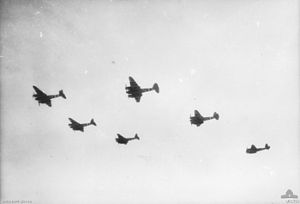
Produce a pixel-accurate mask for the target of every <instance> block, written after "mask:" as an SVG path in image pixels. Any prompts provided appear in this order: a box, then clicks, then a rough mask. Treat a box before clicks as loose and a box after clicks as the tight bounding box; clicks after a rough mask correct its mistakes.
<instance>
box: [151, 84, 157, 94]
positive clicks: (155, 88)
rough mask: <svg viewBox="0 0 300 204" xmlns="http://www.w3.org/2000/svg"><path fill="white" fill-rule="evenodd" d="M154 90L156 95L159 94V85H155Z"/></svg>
mask: <svg viewBox="0 0 300 204" xmlns="http://www.w3.org/2000/svg"><path fill="white" fill-rule="evenodd" d="M152 89H154V90H155V92H156V93H159V87H158V84H157V83H155V84H153V87H152Z"/></svg>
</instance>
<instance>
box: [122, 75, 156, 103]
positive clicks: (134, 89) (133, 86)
mask: <svg viewBox="0 0 300 204" xmlns="http://www.w3.org/2000/svg"><path fill="white" fill-rule="evenodd" d="M129 83H130V86H125V89H126V93H127V94H128V97H129V98H134V99H135V100H136V102H140V100H141V97H142V95H143V93H144V92H148V91H152V90H154V91H155V92H156V93H159V87H158V84H157V83H155V84H153V86H152V88H141V87H140V86H139V85H138V84H137V83H136V81H135V80H134V79H133V78H132V77H129Z"/></svg>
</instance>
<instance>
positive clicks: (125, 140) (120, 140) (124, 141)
mask: <svg viewBox="0 0 300 204" xmlns="http://www.w3.org/2000/svg"><path fill="white" fill-rule="evenodd" d="M117 135H118V138H116V141H117V143H119V144H124V145H126V144H127V143H128V142H129V141H130V140H135V139H137V140H139V139H140V138H139V136H138V134H135V136H134V137H131V138H126V137H123V136H122V135H120V134H117Z"/></svg>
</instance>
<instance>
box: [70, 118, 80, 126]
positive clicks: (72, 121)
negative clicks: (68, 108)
mask: <svg viewBox="0 0 300 204" xmlns="http://www.w3.org/2000/svg"><path fill="white" fill-rule="evenodd" d="M69 120H70V121H71V123H73V124H76V125H80V123H79V122H77V121H75V120H73V119H72V118H69Z"/></svg>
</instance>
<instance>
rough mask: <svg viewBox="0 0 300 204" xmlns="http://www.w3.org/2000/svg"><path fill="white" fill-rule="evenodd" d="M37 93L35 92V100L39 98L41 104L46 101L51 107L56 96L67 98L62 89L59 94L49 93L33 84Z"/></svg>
mask: <svg viewBox="0 0 300 204" xmlns="http://www.w3.org/2000/svg"><path fill="white" fill-rule="evenodd" d="M33 88H34V90H35V92H36V94H33V97H34V98H35V100H37V101H38V102H39V105H40V104H41V103H45V104H47V105H48V106H50V107H51V99H52V98H56V97H60V96H61V97H63V98H64V99H66V96H65V94H64V92H63V90H60V91H59V93H58V94H57V95H47V94H45V93H44V92H42V91H41V90H40V89H39V88H37V87H36V86H33Z"/></svg>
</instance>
